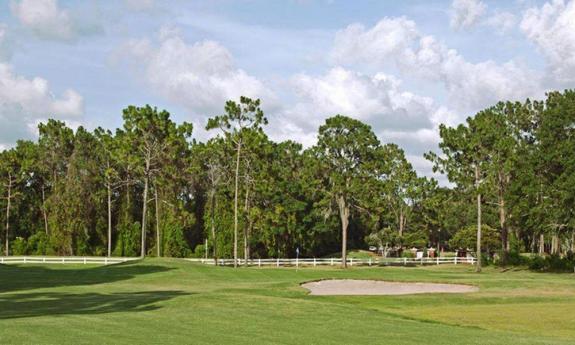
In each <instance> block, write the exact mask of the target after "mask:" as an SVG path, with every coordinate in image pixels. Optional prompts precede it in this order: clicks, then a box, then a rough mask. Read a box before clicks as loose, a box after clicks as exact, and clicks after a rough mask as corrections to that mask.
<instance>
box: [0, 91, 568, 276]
mask: <svg viewBox="0 0 575 345" xmlns="http://www.w3.org/2000/svg"><path fill="white" fill-rule="evenodd" d="M224 110H225V111H224V114H222V115H219V116H215V117H213V118H211V119H210V120H209V121H208V125H207V127H206V128H207V129H218V130H220V134H221V135H220V136H217V137H215V138H213V139H211V140H209V141H207V142H205V143H201V142H198V141H196V140H192V139H191V134H192V125H191V124H189V123H182V124H177V123H176V122H174V121H173V120H172V119H171V115H170V113H168V112H167V111H165V110H160V109H157V108H155V107H152V106H149V105H145V106H143V107H136V106H128V107H127V108H126V109H124V111H123V113H122V115H123V120H124V123H123V125H122V127H121V129H118V130H116V131H110V130H104V129H102V128H98V129H96V130H95V131H93V132H91V131H88V130H86V129H85V128H83V127H80V128H78V129H77V130H75V131H74V130H72V129H71V128H69V127H67V126H66V124H65V123H64V122H62V121H55V120H49V121H47V122H46V123H43V124H40V125H39V137H38V140H37V141H36V142H33V141H19V142H18V143H17V145H16V146H15V147H14V148H12V149H9V150H4V151H3V152H1V153H0V198H1V199H0V207H1V208H2V212H1V213H0V220H1V224H2V225H3V229H2V230H3V231H1V232H0V239H1V240H2V244H3V245H5V243H6V240H8V244H9V246H10V248H13V250H15V251H16V252H26V253H30V254H56V255H108V254H109V253H108V245H111V247H112V248H114V251H113V254H114V255H122V256H134V255H138V252H140V254H141V255H143V254H150V253H152V252H154V254H155V255H166V256H176V257H185V256H189V255H192V249H195V248H196V247H197V246H198V245H200V244H203V243H204V241H205V240H206V239H208V247H209V250H210V253H209V255H210V256H212V255H214V256H217V257H226V258H229V257H231V256H232V255H234V253H233V252H234V250H233V248H234V244H235V245H237V248H238V251H239V253H238V256H243V255H246V256H249V257H252V258H266V257H286V256H295V251H296V248H299V249H300V253H301V256H306V257H313V256H316V257H319V256H323V255H326V254H328V253H333V252H336V251H338V250H342V255H345V254H346V249H347V247H348V246H349V247H350V248H354V249H366V248H367V246H369V245H375V246H383V247H385V246H386V245H387V246H388V248H389V247H395V249H397V247H399V248H404V247H412V246H415V247H418V248H423V247H425V246H428V245H431V246H434V247H435V246H437V244H438V243H441V246H443V247H447V246H446V244H450V246H451V247H453V248H455V247H465V248H470V249H472V248H473V249H474V248H475V238H476V226H475V224H476V223H477V221H478V218H479V216H480V217H481V224H483V236H482V238H483V241H482V244H483V246H484V248H483V250H484V252H486V251H488V252H489V254H492V253H494V252H498V255H497V256H498V257H499V262H498V263H499V264H502V265H503V264H505V263H507V264H525V262H524V261H523V258H522V257H521V256H519V255H518V254H516V253H519V252H524V251H532V252H537V251H538V250H539V251H541V252H542V253H543V252H549V253H552V254H555V255H560V256H565V254H566V252H567V251H568V250H569V249H570V248H571V247H572V242H573V241H574V238H573V236H574V233H575V210H574V208H573V207H572V205H573V204H574V203H575V193H574V191H573V187H572V186H573V185H575V153H574V152H575V130H574V128H573V123H575V91H572V90H566V91H564V92H551V93H549V94H548V95H547V97H546V99H545V100H544V101H531V100H527V101H525V102H523V103H520V102H500V103H498V104H496V105H494V106H492V107H488V108H486V109H484V110H482V111H480V112H478V113H477V114H475V115H474V116H472V117H470V118H468V119H467V120H466V121H465V123H463V124H461V125H458V126H456V127H448V126H446V125H441V126H440V136H441V142H440V145H439V150H440V151H437V152H430V153H429V154H427V155H426V156H427V158H429V159H430V160H431V161H432V162H433V164H434V170H435V171H437V172H442V173H444V174H446V175H447V177H448V179H449V181H450V182H451V185H449V186H445V187H440V186H439V184H438V182H437V181H435V180H433V179H430V178H422V177H419V176H418V175H417V174H416V172H415V170H414V168H413V166H412V165H411V163H410V161H409V160H408V159H407V157H406V154H405V152H404V151H403V150H402V149H401V148H400V147H399V146H397V145H395V144H393V143H386V144H381V143H380V142H379V140H378V137H377V136H376V135H375V133H373V131H372V129H371V127H370V126H369V125H368V124H365V123H363V122H361V121H359V120H357V119H354V118H352V117H347V116H342V115H336V116H333V117H331V118H328V119H327V120H326V122H325V123H324V124H323V125H322V126H320V128H319V132H318V141H317V144H316V145H314V146H312V147H310V148H308V149H306V150H304V149H303V147H302V145H301V144H299V143H296V142H293V141H285V142H274V141H272V140H271V139H270V138H268V137H267V135H266V133H265V131H264V125H265V124H267V119H266V118H265V116H264V113H263V110H262V109H261V102H260V100H257V99H255V100H254V99H250V98H247V97H241V98H240V99H239V101H237V102H236V101H229V102H227V103H226V105H225V109H224ZM350 115H352V116H353V115H354V114H350ZM439 152H441V154H440V153H439ZM478 196H480V200H479V204H477V197H478ZM236 199H237V202H236ZM8 201H10V202H8ZM236 205H237V207H236ZM6 214H8V219H6ZM135 220H138V221H139V223H135V222H134V221H135ZM7 223H8V231H7V232H6V231H5V228H4V227H5V225H6V224H7ZM470 224H473V225H472V226H469V225H470ZM488 225H489V226H488ZM138 226H139V227H140V228H139V229H138ZM348 230H349V231H348ZM344 235H345V236H344ZM6 236H7V238H6ZM158 237H159V238H158ZM344 238H346V239H347V240H346V242H345V244H344ZM12 241H16V242H15V243H12V244H10V243H11V242H12ZM142 241H143V243H142ZM24 242H25V243H26V246H24ZM234 242H235V243H234ZM244 244H245V246H244ZM24 247H26V248H24ZM244 247H245V252H244ZM214 249H215V251H214ZM549 260H550V261H549V263H545V262H544V263H543V264H542V265H547V266H546V267H551V266H552V265H555V261H553V260H555V259H549ZM557 265H560V264H559V263H557Z"/></svg>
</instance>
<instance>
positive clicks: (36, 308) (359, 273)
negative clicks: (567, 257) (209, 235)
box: [0, 259, 575, 344]
mask: <svg viewBox="0 0 575 345" xmlns="http://www.w3.org/2000/svg"><path fill="white" fill-rule="evenodd" d="M321 278H361V279H367V278H373V279H386V280H401V281H432V282H457V283H471V284H476V285H478V286H479V287H480V289H481V291H480V292H478V293H473V294H466V295H448V294H445V295H442V294H439V295H429V294H428V295H413V296H363V297H362V296H353V297H352V296H349V297H348V296H308V295H306V292H305V290H303V289H302V288H300V287H299V283H300V282H303V281H307V280H314V279H321ZM574 297H575V277H574V276H573V275H572V274H562V275H561V274H542V273H531V272H528V271H508V272H505V273H502V272H500V271H497V270H494V269H487V270H486V271H485V273H482V274H480V275H478V274H474V273H473V272H472V268H471V267H469V266H463V265H459V266H451V267H447V266H442V267H425V268H421V267H418V268H401V267H386V268H352V269H348V270H345V271H344V270H341V269H334V268H321V269H313V268H309V269H308V268H306V269H300V270H299V271H296V270H295V269H291V268H281V269H272V268H261V269H258V268H249V269H246V268H241V269H237V270H234V269H232V268H222V267H209V266H202V265H199V264H192V263H188V262H184V261H180V260H170V259H147V260H144V261H142V262H136V263H128V264H121V265H115V266H108V267H93V266H92V267H84V266H55V265H52V266H19V267H18V266H16V267H15V266H0V343H1V344H96V343H97V344H102V343H107V344H168V343H186V344H333V343H340V344H422V343H435V344H573V343H574V342H575V298H574Z"/></svg>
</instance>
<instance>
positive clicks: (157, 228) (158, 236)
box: [154, 188, 162, 257]
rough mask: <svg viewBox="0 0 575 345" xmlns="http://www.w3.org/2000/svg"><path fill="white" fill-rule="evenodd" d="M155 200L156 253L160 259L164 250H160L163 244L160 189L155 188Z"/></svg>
mask: <svg viewBox="0 0 575 345" xmlns="http://www.w3.org/2000/svg"><path fill="white" fill-rule="evenodd" d="M154 199H155V202H156V252H157V255H158V257H160V256H162V250H161V249H160V248H161V246H162V244H161V242H160V239H161V236H160V202H159V201H158V188H154Z"/></svg>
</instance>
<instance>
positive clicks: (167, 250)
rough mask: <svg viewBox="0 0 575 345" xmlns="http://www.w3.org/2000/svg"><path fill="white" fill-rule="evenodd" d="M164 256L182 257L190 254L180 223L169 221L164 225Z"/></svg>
mask: <svg viewBox="0 0 575 345" xmlns="http://www.w3.org/2000/svg"><path fill="white" fill-rule="evenodd" d="M163 235H164V238H165V242H164V256H171V257H176V258H183V257H186V256H189V255H190V252H191V251H190V247H189V246H188V243H187V242H186V238H185V237H184V229H183V228H182V226H181V225H179V224H177V223H175V222H171V223H168V224H166V225H165V226H164V232H163Z"/></svg>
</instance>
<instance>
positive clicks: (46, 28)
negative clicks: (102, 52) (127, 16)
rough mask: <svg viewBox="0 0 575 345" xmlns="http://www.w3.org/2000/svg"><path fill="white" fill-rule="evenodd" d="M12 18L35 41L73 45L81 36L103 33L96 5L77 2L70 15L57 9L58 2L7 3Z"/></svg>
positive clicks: (13, 0) (22, 0)
mask: <svg viewBox="0 0 575 345" xmlns="http://www.w3.org/2000/svg"><path fill="white" fill-rule="evenodd" d="M10 9H11V12H12V15H13V16H14V17H16V18H17V19H18V21H19V22H20V24H21V25H22V26H23V27H24V28H25V29H26V30H28V31H29V32H30V33H32V34H33V35H34V36H35V37H37V38H39V39H43V40H52V41H62V42H74V41H76V40H77V39H78V38H79V37H81V36H86V35H92V34H96V33H100V32H102V31H103V27H102V25H103V23H102V22H104V21H106V19H105V18H103V16H102V13H101V12H100V9H99V7H98V5H97V4H96V3H89V2H81V3H80V5H78V6H75V7H74V12H72V11H70V10H68V9H64V8H61V7H60V6H59V4H58V0H11V3H10Z"/></svg>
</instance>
